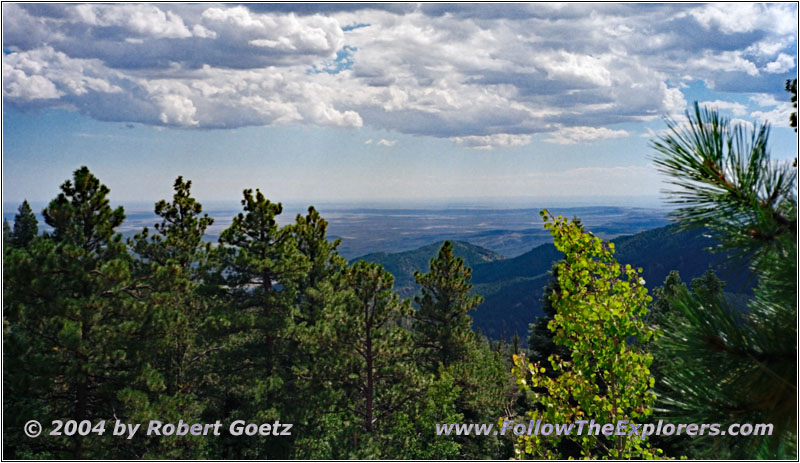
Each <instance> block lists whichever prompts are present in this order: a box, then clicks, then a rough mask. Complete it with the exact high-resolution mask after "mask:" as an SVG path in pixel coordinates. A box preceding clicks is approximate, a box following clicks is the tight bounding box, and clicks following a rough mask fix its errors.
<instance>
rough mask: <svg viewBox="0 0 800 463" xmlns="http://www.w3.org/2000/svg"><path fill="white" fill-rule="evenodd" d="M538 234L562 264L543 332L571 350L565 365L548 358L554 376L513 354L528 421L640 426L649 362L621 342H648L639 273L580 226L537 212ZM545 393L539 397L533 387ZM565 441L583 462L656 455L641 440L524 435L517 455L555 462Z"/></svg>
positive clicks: (647, 398) (647, 397)
mask: <svg viewBox="0 0 800 463" xmlns="http://www.w3.org/2000/svg"><path fill="white" fill-rule="evenodd" d="M542 218H543V219H544V220H545V222H546V224H545V228H547V229H548V230H550V233H551V234H552V235H553V239H554V244H555V246H556V248H558V249H559V250H560V251H562V252H563V253H564V255H565V258H564V260H563V261H562V262H560V263H559V264H558V284H559V288H560V290H559V291H558V292H554V293H553V295H552V302H553V306H554V308H555V311H556V313H555V315H554V317H553V321H552V322H551V323H550V329H551V330H553V332H554V333H555V336H554V338H553V339H554V342H555V343H556V344H557V345H561V346H565V347H567V348H568V349H569V350H570V359H564V358H561V357H560V356H558V355H552V356H551V357H550V363H551V365H552V367H553V370H554V372H555V375H554V376H552V377H551V376H549V375H547V374H545V372H546V370H545V369H544V368H543V366H542V365H541V364H539V363H529V362H527V360H526V359H525V357H524V356H515V358H514V363H515V366H514V370H513V371H514V374H515V375H516V376H517V378H518V383H519V385H520V387H521V388H522V389H523V390H524V391H527V392H529V393H530V396H531V397H532V399H533V400H534V401H535V403H536V405H537V409H535V410H532V411H530V412H528V414H527V417H528V418H529V419H542V420H543V421H544V422H549V423H574V422H575V421H576V420H581V419H593V420H595V421H596V422H603V423H616V422H618V421H621V420H628V421H632V422H635V423H640V422H642V421H643V420H644V419H646V418H647V417H648V416H649V415H650V414H651V413H652V410H651V408H650V407H651V405H652V404H653V402H654V400H655V396H654V395H653V393H652V392H651V391H650V388H651V387H652V381H653V379H652V377H651V376H650V371H649V366H650V363H651V361H652V356H650V355H649V354H647V353H645V352H642V351H641V350H640V349H638V348H637V347H636V345H635V344H629V343H628V342H627V340H628V339H631V338H633V339H637V340H641V341H643V342H644V341H647V340H648V339H650V338H651V337H652V335H653V332H652V331H651V330H650V329H649V328H648V327H647V326H645V324H644V322H643V317H644V316H645V314H646V313H647V304H648V303H649V302H650V300H651V298H650V297H649V296H648V295H647V289H646V288H645V287H644V281H643V280H642V279H641V278H640V276H639V271H637V270H636V269H634V268H631V266H630V265H626V266H625V267H622V266H620V264H618V263H617V261H616V260H615V259H614V246H613V244H606V243H604V242H603V241H602V240H601V239H599V238H597V237H595V236H593V235H592V234H591V233H587V232H585V231H584V230H583V227H581V226H580V225H579V224H577V223H575V222H574V221H573V222H568V221H567V220H566V219H564V218H562V217H552V216H550V215H549V213H548V212H547V211H542ZM539 388H541V389H544V390H545V391H546V392H545V393H541V392H538V389H539ZM566 439H572V440H573V441H574V442H575V443H576V444H577V445H578V446H579V447H580V454H581V456H582V457H591V458H613V459H629V458H655V457H656V456H657V455H658V451H656V450H653V449H651V448H650V446H649V444H648V442H647V440H646V439H639V438H636V437H631V436H614V437H610V438H606V437H604V436H596V435H593V436H589V435H587V434H586V433H584V434H583V435H582V436H575V435H573V436H571V437H564V436H546V437H543V436H539V435H533V436H523V437H522V438H520V440H519V443H518V448H517V450H516V451H517V456H518V457H526V456H534V457H538V458H558V457H559V456H560V454H559V444H560V443H561V441H562V440H566Z"/></svg>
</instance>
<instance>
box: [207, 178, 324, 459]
mask: <svg viewBox="0 0 800 463" xmlns="http://www.w3.org/2000/svg"><path fill="white" fill-rule="evenodd" d="M243 196H244V197H243V199H242V207H243V212H241V213H239V214H238V215H237V216H236V217H235V218H234V219H233V222H232V223H231V225H230V227H228V228H227V229H226V230H225V231H223V232H222V234H221V235H220V239H219V241H220V245H219V247H218V248H217V250H216V251H217V253H216V258H217V259H219V266H220V267H219V268H220V271H221V272H220V277H221V281H222V283H223V284H224V287H225V288H226V291H225V293H224V305H225V307H226V310H227V314H226V316H227V320H228V323H229V324H230V325H229V327H228V333H229V339H228V340H227V341H226V344H225V346H224V347H223V349H221V350H220V351H219V352H218V353H217V355H216V356H215V357H214V359H213V365H214V368H215V371H216V372H217V373H218V374H219V379H218V380H217V381H216V385H215V386H214V388H213V390H214V391H215V393H214V396H215V397H214V404H213V407H212V410H214V415H215V416H217V417H222V418H223V419H226V420H228V421H233V420H235V419H247V420H255V421H257V422H270V423H272V422H274V421H276V420H282V421H284V422H291V421H288V419H287V418H288V417H289V415H288V410H290V409H294V408H296V407H295V406H294V405H293V404H292V398H291V395H290V394H291V392H292V391H293V386H292V385H291V384H290V383H291V381H292V378H293V373H292V366H291V358H292V357H293V355H294V352H293V349H292V344H291V343H290V342H289V340H290V339H291V337H292V325H291V317H292V313H293V308H292V307H293V302H294V301H295V300H296V298H297V294H298V286H299V284H300V281H301V280H302V278H303V277H304V275H305V273H306V272H307V271H308V269H309V267H310V263H309V260H308V258H306V257H305V256H304V255H303V254H301V253H300V252H299V251H298V249H297V245H296V242H295V239H294V237H293V235H292V231H291V229H290V228H287V227H284V228H281V227H279V226H278V224H277V221H276V217H277V216H278V215H280V213H281V212H282V210H283V208H282V206H281V204H280V203H272V202H270V201H269V200H268V199H266V198H265V197H264V195H263V194H262V193H261V191H259V190H256V191H255V194H254V193H253V191H252V190H249V189H248V190H245V191H244V195H243ZM217 388H219V389H217ZM270 442H271V445H270V446H269V447H267V448H264V447H263V446H260V445H259V442H258V441H256V440H248V441H242V440H240V439H236V438H235V437H225V438H223V439H220V443H221V445H222V446H223V449H224V450H223V453H222V455H223V456H224V457H225V458H281V457H282V458H286V457H287V456H288V455H289V452H290V450H291V447H292V441H291V439H280V440H279V439H272V440H271V441H270Z"/></svg>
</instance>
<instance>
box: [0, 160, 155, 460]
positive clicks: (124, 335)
mask: <svg viewBox="0 0 800 463" xmlns="http://www.w3.org/2000/svg"><path fill="white" fill-rule="evenodd" d="M61 190H62V192H61V194H59V196H58V197H57V198H56V199H54V200H53V201H52V202H51V203H50V205H49V206H48V207H47V208H46V209H45V210H44V217H45V220H46V221H47V223H48V224H49V225H51V226H52V227H53V234H52V235H45V236H41V237H37V238H33V239H32V240H31V241H30V242H29V243H28V247H27V249H25V250H22V249H16V250H14V251H13V252H12V253H11V254H7V255H6V256H4V268H5V270H6V271H5V272H4V287H5V291H4V294H3V298H4V305H5V307H4V315H5V316H6V320H7V321H8V326H7V327H6V329H5V333H4V334H5V335H4V339H3V342H4V354H5V358H4V362H3V367H4V402H3V406H4V416H5V417H6V420H5V426H6V427H5V428H4V437H5V442H6V444H5V445H6V447H5V448H4V451H8V452H9V453H8V455H28V456H30V457H39V458H66V457H69V458H91V457H102V456H104V455H109V453H108V452H109V451H110V450H111V449H112V448H114V447H113V446H115V445H117V444H115V443H113V442H112V441H111V440H110V439H108V438H105V437H104V438H98V437H96V436H93V437H87V438H85V439H74V438H72V439H71V438H67V437H60V438H59V437H53V438H49V439H46V440H42V439H39V440H34V439H28V438H26V437H25V436H24V435H22V434H21V431H22V427H23V424H24V422H25V421H27V420H28V419H31V418H34V417H35V418H36V419H38V420H40V421H41V422H42V423H49V422H50V420H52V419H65V418H67V417H69V418H71V419H75V420H78V421H81V420H85V419H88V420H92V421H94V422H97V421H100V420H103V419H104V420H110V419H112V418H113V417H114V416H118V417H120V419H126V418H128V417H129V414H128V412H129V410H127V409H126V408H125V406H124V403H123V400H122V399H121V397H119V395H118V392H119V391H121V390H123V389H124V388H125V387H126V386H127V385H128V384H130V383H131V382H132V381H133V380H134V379H135V378H136V377H137V376H138V375H139V374H140V373H141V372H142V369H143V367H144V366H143V365H141V364H140V363H138V360H139V359H138V352H139V351H140V349H141V348H142V345H143V343H144V339H145V338H144V333H143V332H142V328H143V327H144V320H143V314H144V310H143V306H142V304H141V303H140V302H139V301H138V300H137V299H136V298H135V297H134V295H133V294H134V293H135V292H136V290H137V283H136V282H135V281H134V280H133V279H132V277H131V271H130V256H129V255H128V253H127V250H126V248H125V246H124V244H123V243H122V242H121V236H120V235H119V234H117V233H116V232H115V231H114V229H115V228H116V227H117V226H118V225H119V224H120V223H121V222H122V220H123V218H124V213H123V211H122V209H121V208H118V209H111V207H109V205H108V199H107V198H106V195H107V194H108V191H109V190H108V188H107V187H105V186H104V185H102V184H101V183H100V182H99V180H98V179H97V178H96V177H94V176H93V175H92V174H91V173H90V172H89V170H88V169H87V168H86V167H83V168H81V169H78V170H77V171H75V173H74V177H73V180H72V181H67V182H65V183H64V184H63V185H62V187H61ZM120 453H121V454H125V449H124V447H123V448H122V449H120Z"/></svg>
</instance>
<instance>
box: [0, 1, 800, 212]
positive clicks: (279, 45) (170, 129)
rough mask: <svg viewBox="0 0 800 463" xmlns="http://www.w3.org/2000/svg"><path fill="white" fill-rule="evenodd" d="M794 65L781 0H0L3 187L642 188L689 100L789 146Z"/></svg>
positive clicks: (788, 9) (152, 190)
mask: <svg viewBox="0 0 800 463" xmlns="http://www.w3.org/2000/svg"><path fill="white" fill-rule="evenodd" d="M796 74H797V7H796V5H794V4H741V3H737V4H735V5H726V4H720V3H715V4H709V5H702V4H689V5H678V4H658V5H639V4H603V5H600V4H596V5H589V4H566V5H551V4H509V5H487V4H478V5H467V4H458V5H449V4H423V5H416V4H387V5H379V6H370V5H332V4H329V5H310V4H303V5H291V4H278V5H259V4H247V5H245V6H242V5H232V4H158V5H155V4H141V5H137V4H112V5H101V4H84V5H79V4H69V5H68V4H26V5H22V4H13V3H5V4H3V200H4V202H15V201H19V200H21V199H23V198H27V199H29V200H33V201H44V200H48V199H50V198H52V197H54V196H55V195H56V194H57V192H58V186H59V185H60V184H61V183H62V182H63V181H64V180H65V179H67V178H69V177H70V175H71V172H72V171H73V170H75V169H76V168H78V167H80V166H81V165H88V166H89V167H90V169H92V171H93V172H95V174H96V175H98V177H100V179H101V180H102V181H103V182H104V183H106V184H107V185H108V186H109V187H110V188H111V190H112V197H113V199H115V200H117V201H139V200H145V201H146V200H156V199H160V198H164V197H168V196H169V195H170V193H171V185H172V182H173V180H174V178H175V177H176V176H178V175H183V176H185V177H187V178H190V179H192V180H193V182H194V193H195V195H196V196H197V197H198V198H199V199H201V200H206V201H209V200H230V199H237V198H238V197H239V196H240V194H241V190H242V189H244V188H250V187H254V188H255V187H258V188H261V189H262V190H264V191H265V192H266V193H267V194H268V196H269V197H271V198H272V199H274V200H280V201H294V200H301V201H302V200H307V201H314V200H333V201H335V200H359V199H363V200H384V199H400V200H409V201H411V200H422V199H447V198H451V199H452V198H495V199H498V198H499V199H502V198H520V197H531V198H536V197H544V196H547V197H565V198H568V197H597V198H607V197H614V196H618V197H623V196H636V195H640V196H648V197H651V196H656V195H658V193H659V190H660V188H662V186H663V185H662V184H661V177H660V176H659V174H658V173H657V172H656V171H655V170H654V169H653V168H652V166H651V162H650V158H649V156H650V155H651V154H652V150H651V149H650V148H649V147H648V142H649V140H650V139H651V138H652V137H654V136H656V135H657V134H658V133H660V132H661V131H662V130H663V129H664V127H665V126H664V123H663V120H662V117H664V116H671V117H674V118H680V117H681V115H682V113H683V112H684V111H685V110H686V109H687V107H688V106H689V105H691V103H692V102H694V101H699V102H701V103H703V104H708V105H711V106H715V107H717V108H719V109H720V111H721V112H722V113H723V114H725V115H727V116H728V117H730V118H732V119H735V120H736V121H737V123H743V124H753V123H758V122H761V121H765V122H769V123H771V124H772V126H773V131H772V136H771V140H772V153H773V156H774V157H775V158H777V159H782V160H786V159H792V158H794V157H795V156H796V153H797V138H796V134H795V133H794V131H792V130H791V129H789V128H788V123H787V120H788V114H789V111H790V108H791V107H790V104H789V103H788V94H786V92H784V90H783V83H784V81H785V80H786V79H788V78H792V77H794V76H796ZM598 201H599V200H598Z"/></svg>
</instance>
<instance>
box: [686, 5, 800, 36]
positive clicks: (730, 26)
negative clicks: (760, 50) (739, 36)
mask: <svg viewBox="0 0 800 463" xmlns="http://www.w3.org/2000/svg"><path fill="white" fill-rule="evenodd" d="M689 14H690V15H691V16H693V17H694V18H695V19H697V21H698V22H699V23H700V24H702V25H703V26H704V27H706V28H710V27H712V26H716V27H719V29H720V30H721V31H722V32H725V33H727V34H732V33H743V32H752V31H756V30H765V29H768V28H771V29H773V30H774V31H776V32H778V33H783V34H789V33H792V32H794V33H795V34H796V33H797V9H796V5H795V6H794V7H793V6H792V5H791V4H782V5H779V4H765V3H745V2H736V3H713V4H708V5H702V6H700V7H699V8H694V9H692V10H691V11H690V13H689Z"/></svg>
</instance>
